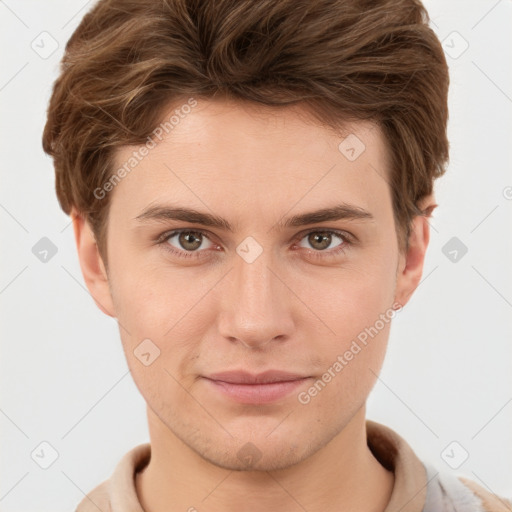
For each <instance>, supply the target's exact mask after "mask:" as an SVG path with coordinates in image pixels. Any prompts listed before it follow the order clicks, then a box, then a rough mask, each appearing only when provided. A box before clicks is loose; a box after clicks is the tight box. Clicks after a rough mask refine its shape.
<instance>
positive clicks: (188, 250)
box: [158, 230, 213, 258]
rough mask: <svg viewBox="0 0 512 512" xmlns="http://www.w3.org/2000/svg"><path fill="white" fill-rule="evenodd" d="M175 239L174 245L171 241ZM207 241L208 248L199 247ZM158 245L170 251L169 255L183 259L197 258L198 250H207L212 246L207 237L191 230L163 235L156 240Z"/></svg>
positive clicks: (200, 232)
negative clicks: (172, 254) (208, 243)
mask: <svg viewBox="0 0 512 512" xmlns="http://www.w3.org/2000/svg"><path fill="white" fill-rule="evenodd" d="M173 239H176V240H175V241H174V243H172V240H173ZM205 240H208V241H209V242H210V244H211V245H210V246H207V247H204V246H203V247H201V245H202V244H203V242H204V241H205ZM158 243H159V244H162V245H163V247H164V248H165V249H166V250H168V251H170V252H171V253H174V254H177V255H178V256H180V257H183V258H190V257H198V256H199V254H195V253H199V252H201V251H200V249H208V248H210V247H212V246H213V244H212V242H211V241H210V240H209V239H208V236H207V235H206V234H205V233H203V232H202V231H192V230H181V231H173V232H172V233H164V234H163V235H162V236H161V237H160V238H159V240H158Z"/></svg>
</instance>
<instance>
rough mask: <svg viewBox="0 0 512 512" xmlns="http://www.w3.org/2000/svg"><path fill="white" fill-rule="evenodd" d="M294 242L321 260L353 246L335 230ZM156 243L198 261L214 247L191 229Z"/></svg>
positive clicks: (320, 232) (346, 237)
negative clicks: (302, 242) (298, 242)
mask: <svg viewBox="0 0 512 512" xmlns="http://www.w3.org/2000/svg"><path fill="white" fill-rule="evenodd" d="M336 238H337V239H338V240H339V242H338V243H337V244H335V245H332V244H333V240H334V241H335V239H336ZM205 240H206V241H208V244H207V245H206V247H205V246H204V242H205ZM296 240H298V241H302V240H305V242H306V243H307V244H309V247H308V246H304V245H302V244H299V245H298V246H299V247H304V248H306V249H309V250H308V251H307V254H308V256H309V257H313V258H323V259H326V258H329V257H335V256H338V255H340V254H341V253H343V252H345V251H346V250H347V249H348V248H349V247H350V246H351V245H352V244H353V239H352V235H350V234H348V233H345V232H341V231H336V230H318V229H317V230H316V231H309V232H307V233H305V234H302V235H300V237H298V238H297V239H296ZM156 243H157V244H158V245H160V246H162V247H163V248H164V250H166V251H168V252H170V253H171V254H173V255H175V256H177V257H179V258H196V259H198V258H201V257H208V255H207V254H206V253H207V249H211V248H212V247H216V245H215V244H213V242H212V241H211V240H210V239H209V237H208V235H207V234H206V233H205V232H203V231H199V230H191V229H181V230H175V231H172V232H170V233H169V232H167V233H163V234H162V235H160V236H159V237H158V239H157V240H156ZM329 248H330V249H329ZM328 249H329V250H328Z"/></svg>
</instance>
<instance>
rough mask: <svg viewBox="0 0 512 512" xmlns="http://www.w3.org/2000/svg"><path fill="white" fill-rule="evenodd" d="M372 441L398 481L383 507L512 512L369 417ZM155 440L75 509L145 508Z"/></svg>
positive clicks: (389, 511)
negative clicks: (138, 476) (146, 473)
mask: <svg viewBox="0 0 512 512" xmlns="http://www.w3.org/2000/svg"><path fill="white" fill-rule="evenodd" d="M366 430H367V442H368V446H369V447H370V450H371V451H372V453H373V454H374V456H375V457H376V458H377V460H378V461H379V462H380V463H381V464H382V465H383V466H384V467H385V468H386V469H388V470H390V471H393V473H394V475H395V483H394V487H393V491H392V494H391V498H390V501H389V504H388V505H387V507H386V509H385V511H384V512H510V511H512V501H510V500H507V499H505V498H502V497H497V496H495V495H494V494H492V493H491V492H489V491H487V490H486V489H484V488H483V487H482V486H480V485H479V484H477V483H476V482H473V481H470V480H467V479H465V478H463V477H456V476H454V475H452V474H450V473H447V472H444V473H441V472H439V471H437V470H436V469H434V468H433V467H432V466H430V465H429V464H425V463H423V462H421V461H420V459H419V458H418V457H417V456H416V454H415V453H414V452H413V450H412V448H411V447H410V446H409V445H408V444H407V442H406V441H405V440H404V439H403V438H402V437H400V436H399V435H398V434H397V433H396V432H394V431H393V430H391V429H390V428H389V427H386V426H384V425H381V424H379V423H376V422H374V421H371V420H366ZM150 455H151V445H150V444H149V443H145V444H141V445H139V446H136V447H135V448H133V449H132V450H131V451H129V452H128V453H127V454H126V455H124V457H123V458H122V459H121V461H120V462H119V463H118V465H117V466H116V468H115V470H114V472H113V473H112V476H111V477H110V478H109V479H108V480H105V481H104V482H103V483H101V484H99V485H98V486H97V487H95V488H94V489H93V490H92V491H91V492H90V493H89V494H88V495H87V496H86V497H85V498H84V499H83V500H82V501H81V502H80V504H79V505H78V507H77V508H76V510H75V512H98V509H99V510H101V511H102V512H144V510H143V509H142V506H141V504H140V502H139V500H138V498H137V493H136V489H135V473H136V472H138V471H140V470H141V469H143V468H144V467H145V466H146V465H147V464H148V462H149V459H150Z"/></svg>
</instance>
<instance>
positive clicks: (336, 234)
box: [299, 230, 352, 257]
mask: <svg viewBox="0 0 512 512" xmlns="http://www.w3.org/2000/svg"><path fill="white" fill-rule="evenodd" d="M336 238H337V239H338V240H340V242H338V243H337V244H335V245H332V244H333V241H334V242H335V241H336V240H335V239H336ZM300 240H301V241H302V240H304V243H306V244H308V245H303V244H299V247H305V248H307V249H312V250H311V251H309V252H310V254H312V255H313V256H314V257H328V256H335V255H338V254H339V253H341V252H344V251H345V250H347V249H348V248H349V246H350V245H351V244H352V239H351V238H350V236H349V235H348V233H343V232H340V231H333V230H325V231H323V230H317V231H309V232H308V233H306V234H305V235H303V236H302V238H301V239H300ZM327 249H330V250H327Z"/></svg>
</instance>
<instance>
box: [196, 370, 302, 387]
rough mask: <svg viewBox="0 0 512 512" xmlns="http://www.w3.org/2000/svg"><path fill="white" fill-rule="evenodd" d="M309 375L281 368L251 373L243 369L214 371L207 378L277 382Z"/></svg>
mask: <svg viewBox="0 0 512 512" xmlns="http://www.w3.org/2000/svg"><path fill="white" fill-rule="evenodd" d="M308 377H309V376H308V375H301V374H298V373H291V372H287V371H281V370H267V371H266V372H263V373H258V374H251V373H249V372H246V371H243V370H234V371H225V372H218V373H213V374H211V375H207V376H205V378H207V379H210V380H214V381H221V382H227V383H231V384H270V383H275V382H292V381H295V380H302V379H306V378H308Z"/></svg>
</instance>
